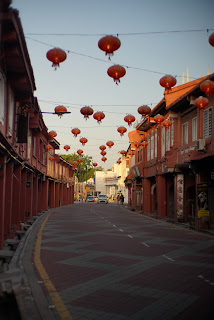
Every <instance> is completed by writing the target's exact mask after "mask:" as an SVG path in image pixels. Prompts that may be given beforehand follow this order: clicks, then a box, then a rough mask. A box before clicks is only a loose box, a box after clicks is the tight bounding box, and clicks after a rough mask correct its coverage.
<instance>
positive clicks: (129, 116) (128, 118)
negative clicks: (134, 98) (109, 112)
mask: <svg viewBox="0 0 214 320" xmlns="http://www.w3.org/2000/svg"><path fill="white" fill-rule="evenodd" d="M124 121H126V122H127V123H128V125H129V126H131V125H132V122H134V121H135V117H134V116H133V115H131V114H127V116H125V117H124Z"/></svg>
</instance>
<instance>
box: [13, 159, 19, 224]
mask: <svg viewBox="0 0 214 320" xmlns="http://www.w3.org/2000/svg"><path fill="white" fill-rule="evenodd" d="M20 203H21V166H20V165H18V166H15V167H14V170H13V200H12V219H11V222H12V225H13V226H14V227H15V226H16V225H19V223H20Z"/></svg>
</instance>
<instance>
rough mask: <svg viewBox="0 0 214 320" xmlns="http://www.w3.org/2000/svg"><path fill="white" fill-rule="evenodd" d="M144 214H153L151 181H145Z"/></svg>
mask: <svg viewBox="0 0 214 320" xmlns="http://www.w3.org/2000/svg"><path fill="white" fill-rule="evenodd" d="M142 197H143V212H144V213H151V181H150V180H149V179H146V178H144V179H143V195H142Z"/></svg>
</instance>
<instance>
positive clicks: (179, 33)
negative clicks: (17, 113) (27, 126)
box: [12, 0, 214, 170]
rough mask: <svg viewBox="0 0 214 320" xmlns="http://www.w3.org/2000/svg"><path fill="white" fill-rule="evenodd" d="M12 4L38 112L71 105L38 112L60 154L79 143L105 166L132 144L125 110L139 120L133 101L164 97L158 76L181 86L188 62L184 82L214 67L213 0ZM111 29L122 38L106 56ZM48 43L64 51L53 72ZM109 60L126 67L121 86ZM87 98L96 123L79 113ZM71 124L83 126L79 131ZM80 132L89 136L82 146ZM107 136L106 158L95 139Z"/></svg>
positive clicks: (17, 0) (22, 0) (24, 0)
mask: <svg viewBox="0 0 214 320" xmlns="http://www.w3.org/2000/svg"><path fill="white" fill-rule="evenodd" d="M12 7H13V8H15V9H18V10H19V16H20V18H21V22H22V26H23V30H24V34H25V37H26V42H27V47H28V51H29V55H30V59H31V64H32V67H33V72H34V77H35V83H36V88H37V90H36V91H35V96H36V97H37V98H38V101H39V105H40V108H41V110H42V112H52V111H53V112H54V108H55V107H56V106H57V105H64V106H65V107H66V108H67V109H68V111H69V112H71V113H70V114H66V115H64V116H63V117H62V118H61V119H60V118H59V117H58V116H56V115H52V114H45V113H44V114H43V118H44V121H45V124H46V126H47V128H48V131H50V130H55V131H56V132H57V137H56V139H57V140H58V141H59V143H60V146H61V147H60V150H59V153H61V154H66V151H65V150H64V149H63V147H64V145H66V144H68V145H70V147H71V149H70V150H69V151H68V154H69V153H74V152H76V151H77V150H78V149H82V150H83V151H84V155H89V156H92V157H93V160H94V161H96V162H97V163H98V165H99V166H102V167H103V168H104V169H105V170H107V169H110V168H111V167H112V165H113V164H114V163H116V161H117V160H118V158H119V157H120V154H119V152H120V151H121V150H127V148H128V146H129V140H128V132H130V131H132V130H134V126H131V127H128V125H127V124H126V122H125V121H124V117H125V116H126V115H127V114H133V115H134V116H135V117H136V121H138V122H139V121H140V119H141V116H140V115H139V114H138V112H137V109H138V107H139V106H141V105H144V104H147V105H149V106H150V107H151V108H154V107H155V105H156V104H157V103H158V102H159V101H160V100H161V99H162V98H163V92H164V88H162V87H161V86H160V84H159V80H160V78H161V77H162V76H164V75H165V74H171V75H173V76H176V79H177V84H178V85H180V84H181V83H182V73H184V74H185V82H186V72H187V68H188V71H189V81H191V80H194V79H196V78H200V77H201V76H202V75H203V74H204V75H206V74H207V71H208V69H209V72H210V73H213V72H214V70H213V69H214V47H212V46H211V45H210V44H209V43H208V37H209V35H210V34H211V33H213V32H214V21H213V12H214V1H213V0H204V1H201V0H200V1H199V0H188V1H186V0H179V1H175V0H162V1H159V0H150V1H148V0H90V1H89V0H78V1H77V0H61V1H56V0H46V1H44V0H37V1H35V0H13V1H12ZM190 30H192V31H190ZM175 31H176V32H175ZM108 34H111V35H118V37H119V39H120V41H121V47H120V48H119V49H118V50H117V51H115V53H114V56H113V58H112V59H111V61H109V60H108V58H107V57H106V56H105V53H104V52H103V51H101V50H100V49H99V48H98V45H97V43H98V41H99V39H100V38H102V37H103V36H105V35H108ZM53 47H59V48H61V49H63V50H65V51H66V53H67V59H66V60H65V61H64V62H63V63H61V65H60V68H58V70H57V71H55V70H54V68H52V66H51V62H50V61H48V60H47V58H46V53H47V51H48V50H50V49H52V48H53ZM113 64H120V65H123V66H125V68H126V75H125V76H124V77H123V78H121V82H120V84H119V85H116V84H115V83H114V81H113V79H112V78H110V77H109V76H108V75H107V69H108V68H109V67H110V66H111V65H113ZM85 105H86V106H91V107H92V108H93V110H94V111H95V112H96V111H103V112H104V113H105V119H103V120H102V123H101V124H100V125H99V124H98V123H97V122H96V120H94V119H93V116H91V117H90V118H89V119H88V120H87V121H86V120H85V119H84V118H83V115H81V114H80V109H81V107H83V106H85ZM121 125H124V126H125V127H126V128H127V133H125V135H124V136H123V137H120V134H119V133H118V132H117V128H118V127H119V126H121ZM74 127H78V128H79V129H80V130H81V134H80V135H79V136H78V137H77V138H74V137H73V135H72V133H71V129H72V128H74ZM80 137H86V138H87V139H88V142H87V144H86V145H85V146H84V147H83V146H82V145H81V143H80V142H79V139H80ZM108 140H112V141H114V143H115V145H114V146H113V147H112V148H111V149H109V148H108V147H107V149H108V150H106V151H107V155H106V157H107V161H106V162H105V163H103V162H102V161H101V155H100V151H101V150H100V149H99V146H100V145H102V144H106V142H107V141H108Z"/></svg>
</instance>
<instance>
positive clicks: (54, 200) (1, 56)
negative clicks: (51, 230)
mask: <svg viewBox="0 0 214 320" xmlns="http://www.w3.org/2000/svg"><path fill="white" fill-rule="evenodd" d="M9 4H10V1H6V0H3V1H1V4H0V248H1V247H2V244H3V241H4V240H5V239H7V238H8V237H10V236H11V235H12V234H13V233H14V232H15V230H17V229H19V228H20V224H21V223H22V222H24V221H25V220H27V219H30V218H31V217H32V216H35V215H37V214H38V213H39V212H42V211H45V210H47V209H48V208H54V207H57V206H60V205H66V204H70V203H73V195H74V180H73V172H74V171H73V167H72V165H71V164H70V163H68V162H67V161H65V160H64V159H63V158H61V157H60V156H58V155H57V154H55V150H57V149H59V143H58V141H57V140H56V139H50V137H49V135H48V131H47V127H46V126H45V123H44V121H43V117H42V113H41V110H40V107H39V105H38V101H37V99H36V97H35V96H34V91H35V90H36V86H35V81H34V75H33V69H32V66H31V62H30V58H29V54H28V50H27V46H26V42H25V37H24V33H23V30H22V25H21V21H20V19H19V14H18V11H17V10H14V9H11V8H9ZM54 116H56V115H54ZM47 145H50V146H51V147H52V148H51V150H46V148H45V147H46V146H47Z"/></svg>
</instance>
